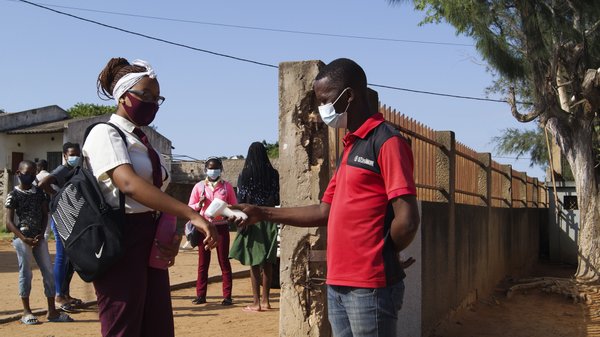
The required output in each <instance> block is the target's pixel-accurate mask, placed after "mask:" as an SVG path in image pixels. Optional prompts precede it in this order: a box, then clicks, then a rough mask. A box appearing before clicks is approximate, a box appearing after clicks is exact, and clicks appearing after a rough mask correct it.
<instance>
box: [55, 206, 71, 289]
mask: <svg viewBox="0 0 600 337" xmlns="http://www.w3.org/2000/svg"><path fill="white" fill-rule="evenodd" d="M50 227H52V232H54V238H55V239H56V255H55V256H54V286H55V288H56V296H65V295H69V288H70V287H71V279H72V278H73V272H74V270H73V265H72V264H71V261H70V260H69V257H68V256H67V254H65V247H64V246H63V243H62V241H61V239H60V236H59V234H58V230H57V229H56V225H55V224H54V219H52V218H50Z"/></svg>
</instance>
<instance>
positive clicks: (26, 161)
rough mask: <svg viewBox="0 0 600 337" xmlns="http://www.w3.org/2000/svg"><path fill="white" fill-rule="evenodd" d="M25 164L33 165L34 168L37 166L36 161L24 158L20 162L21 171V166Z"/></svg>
mask: <svg viewBox="0 0 600 337" xmlns="http://www.w3.org/2000/svg"><path fill="white" fill-rule="evenodd" d="M24 166H29V167H33V168H35V167H36V166H35V163H34V162H32V161H31V160H22V161H21V162H20V163H19V171H20V170H21V167H24Z"/></svg>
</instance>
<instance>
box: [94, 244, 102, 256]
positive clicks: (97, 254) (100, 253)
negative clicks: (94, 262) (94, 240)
mask: <svg viewBox="0 0 600 337" xmlns="http://www.w3.org/2000/svg"><path fill="white" fill-rule="evenodd" d="M103 249H104V242H102V246H100V250H99V251H98V252H97V253H94V254H95V255H96V258H98V259H99V258H100V256H102V250H103Z"/></svg>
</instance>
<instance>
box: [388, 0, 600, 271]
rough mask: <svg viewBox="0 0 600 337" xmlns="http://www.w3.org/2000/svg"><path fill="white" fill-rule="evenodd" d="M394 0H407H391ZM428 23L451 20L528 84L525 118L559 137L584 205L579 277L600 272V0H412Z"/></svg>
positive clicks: (509, 76)
mask: <svg viewBox="0 0 600 337" xmlns="http://www.w3.org/2000/svg"><path fill="white" fill-rule="evenodd" d="M390 2H392V3H396V2H405V1H403V0H390ZM411 2H412V3H413V5H414V6H415V8H416V9H417V10H421V11H425V12H426V18H425V19H424V21H423V23H439V22H441V21H446V22H448V23H449V24H451V25H452V26H454V27H455V28H456V31H457V33H458V34H464V35H467V36H470V37H472V38H473V39H474V40H475V46H476V48H477V50H478V51H479V53H480V54H481V56H482V57H483V58H484V60H486V62H487V63H488V64H489V66H490V67H491V68H493V69H494V71H497V72H498V74H499V75H500V76H501V77H502V78H504V79H506V80H507V81H509V82H511V83H517V82H519V81H522V82H523V83H524V84H525V86H526V87H528V88H529V89H530V92H531V98H532V102H533V105H532V106H531V107H530V112H528V113H521V112H519V109H522V108H523V106H519V105H518V104H517V103H516V98H515V91H514V89H512V88H509V98H508V102H509V104H510V107H511V112H512V114H513V116H514V117H515V118H516V119H517V120H518V121H520V122H530V121H533V120H537V121H538V122H539V124H540V126H542V127H543V128H547V129H548V131H549V132H550V133H551V134H552V136H553V137H554V138H555V140H556V142H557V143H558V146H559V147H560V149H561V151H562V153H563V155H564V156H565V158H566V159H567V161H568V163H569V165H570V166H571V170H572V172H573V175H574V178H575V186H576V189H577V195H578V204H579V210H580V219H581V224H580V231H579V254H578V256H579V263H578V268H577V272H576V275H575V276H576V278H577V280H579V281H598V280H600V240H597V238H598V237H599V236H600V194H599V188H598V182H599V180H600V178H599V174H598V170H597V168H596V167H595V165H594V163H595V153H594V152H595V151H594V147H593V141H594V138H597V134H595V133H594V128H595V126H596V125H598V122H597V119H596V114H597V113H598V112H599V108H600V74H599V71H598V70H597V69H598V68H599V67H600V1H596V0H564V1H557V0H412V1H411Z"/></svg>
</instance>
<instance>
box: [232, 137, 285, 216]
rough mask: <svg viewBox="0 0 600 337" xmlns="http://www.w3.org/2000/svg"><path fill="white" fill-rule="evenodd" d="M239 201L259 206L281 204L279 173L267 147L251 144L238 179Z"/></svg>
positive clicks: (256, 143)
mask: <svg viewBox="0 0 600 337" xmlns="http://www.w3.org/2000/svg"><path fill="white" fill-rule="evenodd" d="M238 201H239V202H246V203H250V204H254V205H259V206H276V205H278V204H279V172H277V170H276V169H274V168H273V165H271V161H270V160H269V157H268V156H267V150H266V149H265V146H264V145H263V144H262V143H260V142H254V143H252V144H250V147H249V148H248V155H247V156H246V162H245V163H244V168H243V169H242V172H241V173H240V176H239V178H238Z"/></svg>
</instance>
